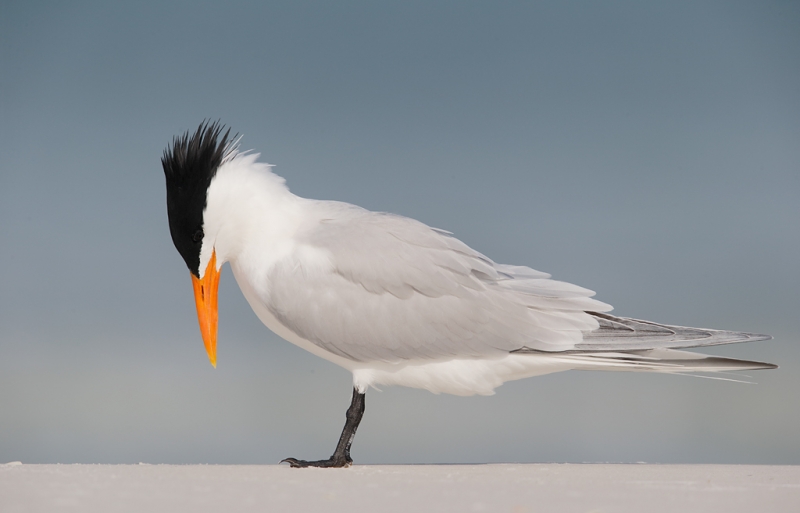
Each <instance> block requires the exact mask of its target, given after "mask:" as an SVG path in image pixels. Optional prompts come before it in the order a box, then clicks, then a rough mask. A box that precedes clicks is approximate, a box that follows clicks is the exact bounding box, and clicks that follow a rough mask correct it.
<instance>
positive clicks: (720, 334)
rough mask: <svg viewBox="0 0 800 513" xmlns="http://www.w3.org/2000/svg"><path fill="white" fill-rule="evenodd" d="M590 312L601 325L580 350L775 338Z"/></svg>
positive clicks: (640, 347)
mask: <svg viewBox="0 0 800 513" xmlns="http://www.w3.org/2000/svg"><path fill="white" fill-rule="evenodd" d="M590 313H591V315H592V316H593V317H595V318H596V319H597V320H598V321H599V323H600V327H599V328H598V329H596V330H594V331H591V332H589V333H585V334H584V336H583V342H581V343H580V344H576V346H575V349H576V350H582V351H625V350H642V349H680V348H687V347H701V346H716V345H720V344H734V343H738V342H754V341H757V340H770V339H771V338H772V337H771V336H769V335H759V334H756V333H743V332H738V331H725V330H712V329H706V328H688V327H685V326H670V325H668V324H658V323H655V322H651V321H642V320H639V319H630V318H627V317H615V316H613V315H609V314H603V313H599V312H590Z"/></svg>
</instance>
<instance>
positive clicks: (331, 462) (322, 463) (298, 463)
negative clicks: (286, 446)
mask: <svg viewBox="0 0 800 513" xmlns="http://www.w3.org/2000/svg"><path fill="white" fill-rule="evenodd" d="M281 463H288V464H289V466H291V467H292V468H306V467H319V468H347V467H349V466H350V465H352V464H353V460H352V459H350V458H347V457H345V456H336V455H334V456H331V457H330V458H328V459H327V460H317V461H306V460H298V459H296V458H286V459H285V460H281Z"/></svg>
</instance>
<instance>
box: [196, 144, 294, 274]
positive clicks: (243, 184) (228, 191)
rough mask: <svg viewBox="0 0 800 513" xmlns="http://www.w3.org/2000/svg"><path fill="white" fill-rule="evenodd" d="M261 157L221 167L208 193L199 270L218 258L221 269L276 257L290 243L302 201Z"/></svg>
mask: <svg viewBox="0 0 800 513" xmlns="http://www.w3.org/2000/svg"><path fill="white" fill-rule="evenodd" d="M257 158H258V154H246V155H242V154H239V155H237V156H235V157H234V158H232V159H230V160H229V161H227V162H225V163H223V164H222V165H221V166H220V167H219V169H218V170H217V173H216V175H215V176H214V178H213V180H212V181H211V183H210V185H209V187H208V196H207V206H206V210H205V212H204V213H203V232H204V234H205V237H204V243H203V248H202V250H201V253H200V266H201V267H200V268H201V269H205V265H207V263H208V262H209V261H210V259H211V254H212V251H213V252H215V253H216V260H217V265H218V266H219V267H221V266H222V264H223V263H225V262H226V261H235V260H237V259H238V258H240V257H241V256H242V255H243V254H245V253H251V254H252V253H257V254H262V255H270V254H275V253H276V252H280V251H281V250H282V248H283V247H284V246H285V245H286V244H287V243H288V242H291V240H292V237H293V236H294V233H295V232H296V230H297V226H298V225H299V223H300V222H301V220H302V212H301V211H302V208H303V206H302V205H303V202H304V200H303V198H299V197H297V196H295V195H294V194H292V193H291V192H289V189H288V188H287V187H286V185H285V181H284V179H283V178H281V177H280V176H278V175H276V174H274V173H273V172H272V170H271V167H272V166H270V165H268V164H264V163H260V162H257V161H256V160H257Z"/></svg>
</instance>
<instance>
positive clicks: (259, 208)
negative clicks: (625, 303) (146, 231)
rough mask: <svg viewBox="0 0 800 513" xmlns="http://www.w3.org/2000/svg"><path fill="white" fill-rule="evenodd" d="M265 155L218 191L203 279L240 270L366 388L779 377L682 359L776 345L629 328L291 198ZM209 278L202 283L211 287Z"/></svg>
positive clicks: (428, 234) (473, 261) (589, 305)
mask: <svg viewBox="0 0 800 513" xmlns="http://www.w3.org/2000/svg"><path fill="white" fill-rule="evenodd" d="M257 158H258V155H257V154H242V153H237V152H236V151H235V150H231V152H230V153H229V154H228V155H227V157H226V159H225V160H224V161H223V163H222V165H221V166H220V167H219V168H218V169H217V171H216V174H215V175H214V178H213V179H212V181H211V183H210V186H209V187H208V195H207V206H206V209H205V211H204V213H203V220H204V224H203V229H204V232H205V239H204V240H203V244H202V248H201V250H200V267H199V268H200V269H201V270H202V269H205V268H206V265H207V264H208V262H209V261H210V259H211V255H212V253H213V252H215V253H216V259H217V260H216V262H217V266H218V267H221V266H222V264H223V263H224V262H226V261H227V262H230V265H231V268H232V270H233V273H234V275H235V277H236V280H237V282H238V283H239V286H240V287H241V289H242V291H243V293H244V295H245V297H246V298H247V300H248V302H249V303H250V305H251V306H252V308H253V310H254V311H255V312H256V314H257V315H258V316H259V318H260V319H261V320H262V321H263V322H264V324H266V325H267V326H268V327H269V328H270V329H272V330H273V331H274V332H275V333H277V334H278V335H280V336H281V337H283V338H285V339H287V340H289V341H290V342H292V343H294V344H297V345H298V346H300V347H303V348H304V349H306V350H308V351H310V352H312V353H314V354H316V355H318V356H321V357H322V358H325V359H327V360H330V361H332V362H334V363H336V364H338V365H341V366H342V367H344V368H346V369H348V370H350V371H352V372H353V378H354V385H355V387H356V388H357V389H358V390H359V391H360V392H364V391H365V390H366V389H367V388H368V387H369V386H377V385H381V384H386V385H403V386H410V387H416V388H423V389H427V390H430V391H432V392H435V393H439V392H446V393H451V394H458V395H470V394H491V393H492V392H493V390H494V389H495V388H496V387H497V386H499V385H501V384H502V383H503V382H504V381H508V380H513V379H520V378H525V377H529V376H535V375H540V374H547V373H551V372H558V371H564V370H569V369H601V370H646V371H653V372H691V371H698V370H706V371H721V370H738V369H754V368H771V367H772V366H770V365H769V364H761V363H758V362H744V361H739V360H731V359H721V358H715V357H706V356H705V355H698V354H695V353H687V352H683V351H674V350H672V349H669V348H672V347H690V346H701V345H711V344H718V343H730V342H736V341H744V340H760V339H764V338H769V337H765V336H760V335H749V334H743V333H734V332H724V331H715V330H698V329H694V328H678V327H673V326H666V325H660V324H656V323H649V322H646V321H635V320H631V319H624V318H617V317H613V316H610V315H607V314H602V312H608V311H609V310H611V306H609V305H607V304H605V303H602V302H600V301H597V300H595V299H592V296H593V295H594V293H593V292H592V291H590V290H587V289H584V288H582V287H578V286H576V285H572V284H569V283H564V282H560V281H556V280H552V279H550V276H549V275H548V274H546V273H543V272H539V271H536V270H533V269H530V268H528V267H521V266H511V265H503V264H497V263H495V262H493V261H492V260H491V259H489V258H487V257H486V256H484V255H482V254H480V253H478V252H477V251H475V250H473V249H471V248H470V247H468V246H467V245H466V244H464V243H463V242H461V241H459V240H458V239H456V238H455V237H453V236H452V235H451V234H450V233H448V232H445V231H442V230H438V229H435V228H431V227H428V226H426V225H425V224H423V223H420V222H418V221H415V220H413V219H409V218H405V217H401V216H397V215H392V214H386V213H376V212H370V211H367V210H364V209H362V208H359V207H356V206H354V205H349V204H346V203H340V202H334V201H316V200H308V199H304V198H300V197H297V196H295V195H293V194H292V193H290V192H289V190H288V189H287V188H286V186H285V184H284V181H283V179H281V178H280V177H278V176H276V175H275V174H273V173H272V171H271V169H270V166H268V165H266V164H262V163H258V162H257ZM201 277H202V276H201Z"/></svg>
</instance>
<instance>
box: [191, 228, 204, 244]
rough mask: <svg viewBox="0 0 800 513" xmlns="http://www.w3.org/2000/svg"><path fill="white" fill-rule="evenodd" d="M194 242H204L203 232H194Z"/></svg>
mask: <svg viewBox="0 0 800 513" xmlns="http://www.w3.org/2000/svg"><path fill="white" fill-rule="evenodd" d="M192 240H193V241H195V242H200V241H201V240H203V230H197V231H196V232H194V235H192Z"/></svg>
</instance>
